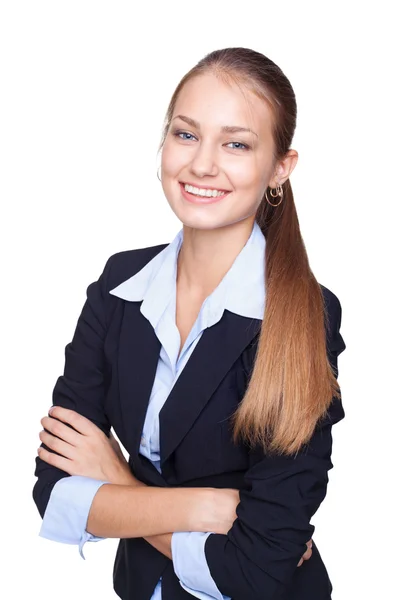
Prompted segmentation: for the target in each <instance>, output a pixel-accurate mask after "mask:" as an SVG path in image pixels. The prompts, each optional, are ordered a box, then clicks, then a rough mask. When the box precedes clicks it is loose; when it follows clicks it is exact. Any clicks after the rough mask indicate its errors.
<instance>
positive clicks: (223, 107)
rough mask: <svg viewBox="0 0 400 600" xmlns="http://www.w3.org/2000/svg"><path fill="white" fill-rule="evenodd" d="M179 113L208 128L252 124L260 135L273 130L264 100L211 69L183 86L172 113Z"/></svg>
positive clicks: (249, 125) (268, 134) (250, 125)
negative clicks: (225, 79) (229, 81)
mask: <svg viewBox="0 0 400 600" xmlns="http://www.w3.org/2000/svg"><path fill="white" fill-rule="evenodd" d="M178 114H183V115H185V116H187V117H191V118H192V119H195V120H196V121H198V122H199V123H200V125H201V128H203V127H204V128H205V129H206V128H213V127H215V128H218V129H219V128H220V127H221V126H223V125H232V126H238V127H249V128H251V129H253V131H255V132H256V133H258V134H259V136H260V137H261V136H262V137H269V136H270V135H271V130H272V113H271V109H270V107H269V105H268V104H267V102H266V101H265V100H263V99H261V98H260V97H259V96H256V94H254V93H253V92H252V91H251V90H249V89H248V88H247V87H246V86H243V85H241V86H240V87H239V86H238V85H237V84H236V83H234V82H232V83H228V82H224V81H222V80H221V79H219V78H218V77H216V76H215V75H213V74H212V73H210V74H203V75H199V76H197V77H194V78H193V79H191V80H189V81H188V82H187V83H186V84H185V85H184V86H183V88H182V90H181V92H180V94H179V96H178V99H177V102H176V105H175V109H174V112H173V115H172V117H174V116H176V115H178Z"/></svg>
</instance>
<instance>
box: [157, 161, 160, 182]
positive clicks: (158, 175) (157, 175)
mask: <svg viewBox="0 0 400 600" xmlns="http://www.w3.org/2000/svg"><path fill="white" fill-rule="evenodd" d="M160 168H161V165H160V166H159V167H158V169H157V177H158V179H159V180H160V181H161V179H160V176H159V174H158V171H159V170H160Z"/></svg>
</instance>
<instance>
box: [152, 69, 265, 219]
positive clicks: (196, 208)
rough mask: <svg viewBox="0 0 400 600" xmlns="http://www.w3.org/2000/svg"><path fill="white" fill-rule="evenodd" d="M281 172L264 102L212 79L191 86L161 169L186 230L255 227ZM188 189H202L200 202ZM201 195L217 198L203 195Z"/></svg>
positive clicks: (178, 108) (173, 122) (181, 98)
mask: <svg viewBox="0 0 400 600" xmlns="http://www.w3.org/2000/svg"><path fill="white" fill-rule="evenodd" d="M228 128H229V129H228ZM274 171H275V163H274V157H273V139H272V117H271V112H270V109H269V106H268V104H267V103H266V102H265V101H263V100H262V99H260V98H258V97H257V96H256V95H255V94H253V93H252V92H250V91H247V90H246V88H244V93H242V92H241V91H240V89H238V88H237V87H236V86H234V85H229V84H226V83H223V82H222V81H220V80H219V79H218V78H217V77H216V76H215V75H212V74H207V75H201V76H198V77H195V78H194V79H192V80H190V81H189V82H188V83H186V84H185V86H184V87H183V89H182V90H181V93H180V95H179V97H178V100H177V103H176V106H175V110H174V113H173V115H172V120H171V124H170V127H169V130H168V133H167V136H166V140H165V143H164V147H163V150H162V162H161V174H162V187H163V190H164V193H165V196H166V198H167V200H168V202H169V204H170V206H171V208H172V210H173V211H174V213H175V214H176V216H177V217H178V218H179V220H180V221H181V222H182V223H183V224H184V225H186V226H188V227H193V228H197V229H214V228H218V227H225V226H228V225H232V224H234V223H237V222H239V221H243V220H245V219H250V220H253V221H254V218H255V213H256V211H257V208H258V206H259V204H260V202H265V201H266V200H265V198H264V192H265V190H266V188H267V186H268V185H269V184H270V181H271V186H272V187H275V186H276V181H275V180H272V177H273V176H274ZM185 184H190V185H192V186H194V187H195V188H196V187H197V190H196V189H195V190H193V188H191V191H192V192H193V191H194V192H196V195H193V194H191V193H190V189H189V190H188V191H185V188H184V185H185ZM202 188H208V189H209V190H211V191H212V192H211V193H212V196H211V197H209V196H206V197H204V196H199V195H198V194H199V189H202ZM221 191H222V192H224V193H223V195H220V192H221ZM216 193H217V196H215V194H216ZM208 194H210V192H208Z"/></svg>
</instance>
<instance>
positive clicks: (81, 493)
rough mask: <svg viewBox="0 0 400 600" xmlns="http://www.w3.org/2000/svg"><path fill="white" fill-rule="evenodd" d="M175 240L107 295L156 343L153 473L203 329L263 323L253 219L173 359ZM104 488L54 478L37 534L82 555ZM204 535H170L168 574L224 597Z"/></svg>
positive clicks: (150, 434)
mask: <svg viewBox="0 0 400 600" xmlns="http://www.w3.org/2000/svg"><path fill="white" fill-rule="evenodd" d="M182 241H183V229H181V230H180V231H179V233H178V234H177V235H176V237H175V238H174V240H173V241H172V242H171V243H170V244H169V245H168V246H166V248H164V250H162V251H161V252H160V253H159V254H157V255H156V256H155V257H154V258H153V259H152V260H150V261H149V262H148V263H147V264H146V265H145V266H144V267H143V269H141V270H140V271H139V272H138V273H136V274H135V275H133V276H132V277H130V278H129V279H127V280H126V281H124V282H123V283H121V284H120V285H118V286H117V287H116V288H114V289H113V290H110V292H109V293H110V294H113V295H114V296H118V297H119V298H122V299H124V300H126V301H134V302H137V301H142V304H141V307H140V311H141V313H142V314H143V315H144V317H146V319H148V321H149V322H150V323H151V325H152V326H153V328H154V331H155V333H156V335H157V337H158V339H159V341H160V343H161V349H160V356H159V360H158V365H157V371H156V375H155V379H154V384H153V388H152V391H151V394H150V400H149V404H148V409H147V413H146V417H145V422H144V426H143V431H142V438H141V443H140V454H142V455H143V456H145V457H147V458H148V459H149V460H150V461H152V463H153V464H154V466H155V467H156V468H157V470H158V471H159V472H161V469H160V440H159V418H158V416H159V412H160V410H161V408H162V407H163V405H164V403H165V401H166V399H167V397H168V395H169V393H170V391H171V389H172V387H173V386H174V384H175V382H176V380H177V378H178V377H179V375H180V373H181V372H182V369H183V368H184V366H185V364H186V363H187V361H188V360H189V358H190V356H191V354H192V352H193V350H194V348H195V347H196V345H197V344H198V342H199V340H200V338H201V336H202V334H203V331H204V330H205V329H207V327H212V326H213V325H215V324H216V323H218V321H219V320H220V319H221V317H222V315H223V313H224V310H225V309H227V310H229V311H231V312H233V313H236V314H238V315H242V316H244V317H250V318H255V319H263V316H264V308H265V245H266V240H265V237H264V235H263V233H262V231H261V229H260V227H259V225H258V224H257V223H256V222H254V226H253V229H252V232H251V235H250V237H249V239H248V240H247V243H246V244H245V246H244V247H243V249H242V250H241V252H240V253H239V254H238V256H237V257H236V259H235V261H234V263H233V265H232V266H231V268H230V269H229V271H228V272H227V273H226V275H225V276H224V278H223V279H222V281H221V282H220V283H219V285H218V286H217V287H216V288H215V290H214V291H213V292H212V293H211V294H210V295H209V296H208V297H207V298H206V299H205V300H204V302H203V304H202V306H201V309H200V311H199V314H198V317H197V319H196V322H195V323H194V325H193V327H192V329H191V331H190V333H189V335H188V337H187V339H186V341H185V344H184V346H183V348H182V351H181V353H180V354H179V348H180V343H181V339H180V334H179V330H178V328H177V326H176V274H177V258H178V253H179V250H180V248H181V245H182ZM106 483H109V482H107V481H98V480H96V479H91V478H90V477H80V476H70V477H64V478H62V479H60V480H59V481H58V482H57V483H56V485H55V486H54V488H53V490H52V493H51V495H50V499H49V502H48V505H47V509H46V512H45V514H44V518H43V521H42V526H41V529H40V532H39V535H40V536H41V537H44V538H47V539H50V540H53V541H58V542H63V543H66V544H76V545H78V546H79V552H80V554H81V556H82V558H85V557H84V555H83V546H84V544H85V543H86V542H87V541H93V542H97V541H99V540H102V539H104V538H102V537H97V536H93V535H92V534H90V533H88V532H87V531H86V524H87V519H88V515H89V510H90V507H91V504H92V501H93V498H94V496H95V494H96V492H97V490H98V489H99V488H100V487H101V486H102V485H103V484H106ZM212 533H214V532H196V531H195V532H176V533H173V535H172V542H171V551H172V560H173V566H174V570H175V573H176V575H177V577H178V578H179V581H180V585H181V586H182V587H183V588H184V589H185V590H186V591H187V592H189V593H190V594H192V595H193V596H195V597H196V598H200V600H212V599H215V600H230V598H228V596H224V595H223V594H221V592H220V591H219V590H218V588H217V586H216V584H215V582H214V580H213V579H212V577H211V574H210V570H209V568H208V564H207V561H206V557H205V553H204V545H205V542H206V539H207V537H208V536H209V535H211V534H212ZM161 585H162V578H160V580H159V582H158V583H157V586H156V587H155V589H154V593H153V595H152V597H151V600H161Z"/></svg>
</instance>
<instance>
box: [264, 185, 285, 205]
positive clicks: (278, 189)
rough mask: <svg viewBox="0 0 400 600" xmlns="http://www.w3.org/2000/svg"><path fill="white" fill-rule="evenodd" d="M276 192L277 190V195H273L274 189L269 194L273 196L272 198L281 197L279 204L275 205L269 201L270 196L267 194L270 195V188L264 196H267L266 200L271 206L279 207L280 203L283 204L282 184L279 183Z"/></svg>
mask: <svg viewBox="0 0 400 600" xmlns="http://www.w3.org/2000/svg"><path fill="white" fill-rule="evenodd" d="M275 190H276V193H275V194H273V193H272V189H271V188H270V192H269V193H270V194H271V196H272V198H277V197H278V196H279V197H280V200H279V202H277V203H276V204H274V203H273V202H271V201H270V200H269V199H268V195H267V193H268V188H267V190H266V192H265V194H264V195H265V199H266V201H267V202H268V204H270V205H271V206H279V205H280V203H281V202H282V200H283V188H282V186H281V184H280V183H278V185H277V186H276V188H275Z"/></svg>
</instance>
